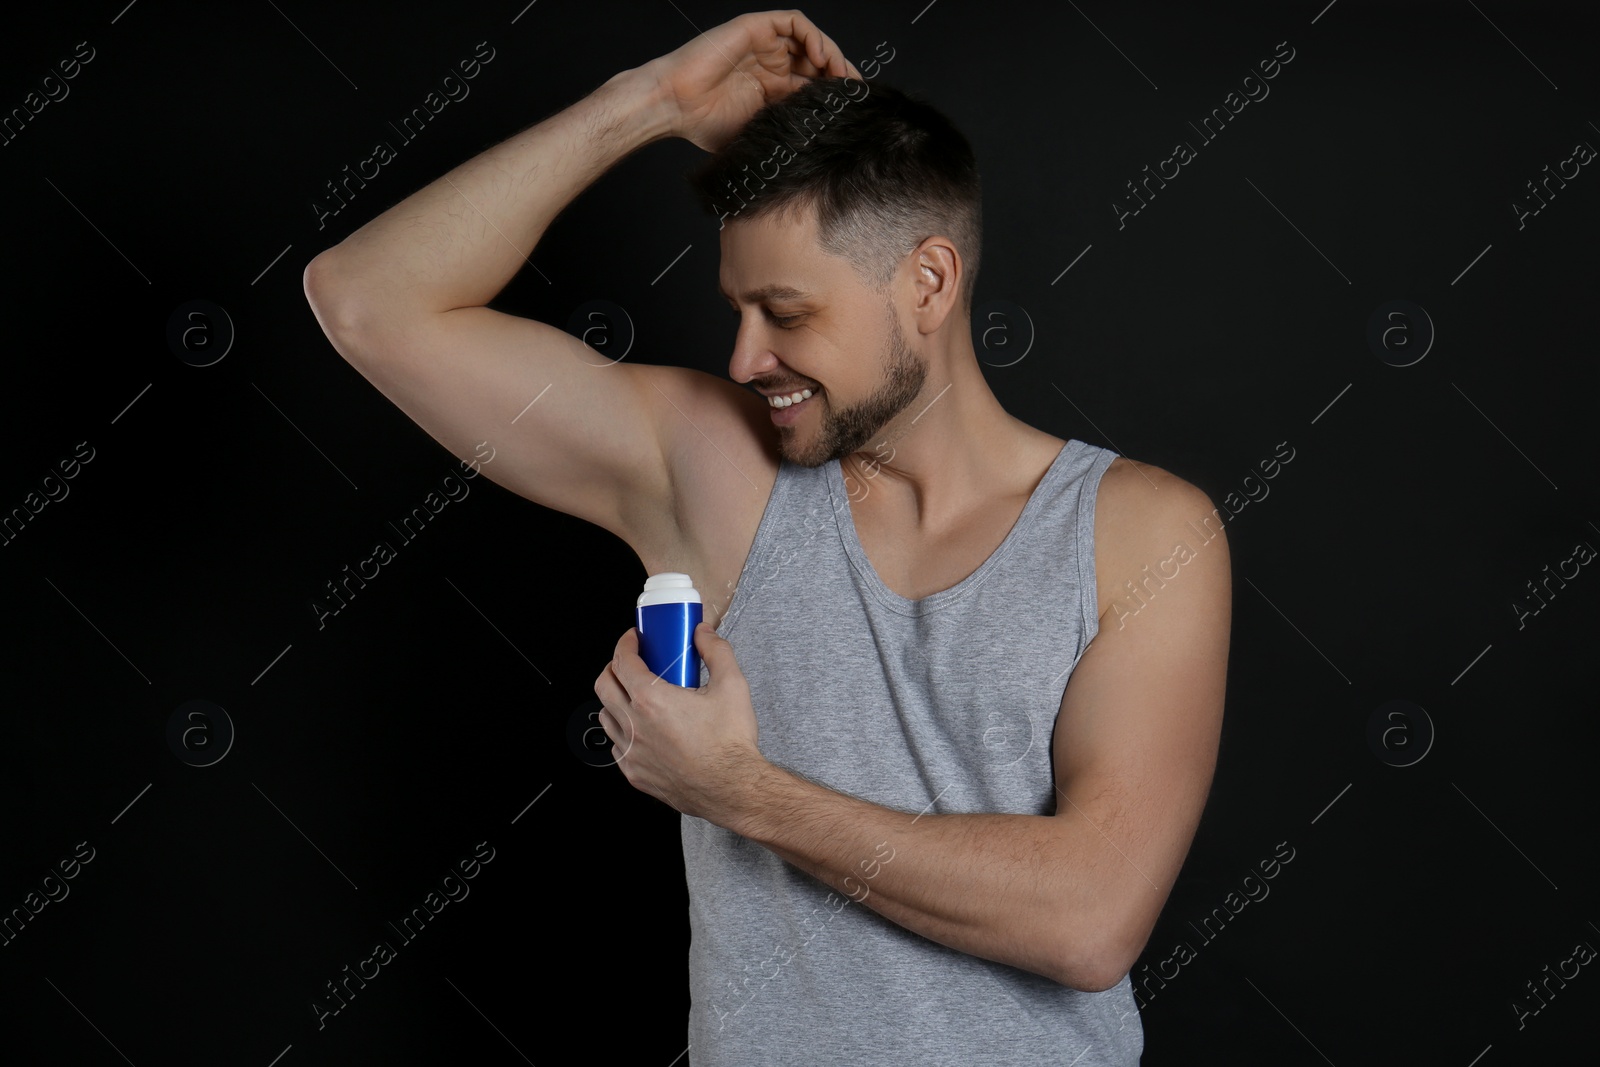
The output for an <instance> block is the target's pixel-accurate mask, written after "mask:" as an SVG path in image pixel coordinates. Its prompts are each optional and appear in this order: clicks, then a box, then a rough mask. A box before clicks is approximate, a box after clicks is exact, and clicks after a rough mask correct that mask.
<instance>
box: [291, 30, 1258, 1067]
mask: <svg viewBox="0 0 1600 1067" xmlns="http://www.w3.org/2000/svg"><path fill="white" fill-rule="evenodd" d="M842 79H849V80H842ZM769 105H770V106H769ZM786 105H788V106H787V108H786ZM797 105H798V107H797ZM752 119H754V121H752ZM668 136H679V137H684V138H686V139H688V140H690V141H692V142H693V143H695V144H697V145H699V146H700V147H702V148H705V149H707V150H708V151H711V152H713V153H715V155H714V156H713V157H712V159H711V161H710V164H709V166H708V169H707V170H706V171H705V172H704V173H703V174H702V175H700V176H699V178H698V179H697V183H698V187H699V189H700V191H701V193H702V195H703V196H705V197H706V199H707V202H708V206H709V207H710V208H711V209H712V210H713V212H714V213H716V215H717V217H718V218H719V220H720V222H721V227H722V228H721V231H720V240H721V251H722V265H721V277H720V286H721V288H722V290H723V292H724V295H725V296H726V297H727V298H728V300H729V302H730V303H731V304H732V305H733V306H734V308H735V309H736V310H737V312H738V314H739V327H738V332H737V335H736V337H735V341H734V348H733V354H732V358H731V360H730V363H729V375H730V377H731V379H732V381H729V382H724V381H722V380H720V379H717V378H714V377H712V376H710V375H706V374H703V373H700V372H697V371H691V370H686V369H682V368H673V367H657V366H645V365H636V364H623V363H618V364H614V365H607V363H606V361H605V360H604V359H602V358H598V357H597V354H596V353H595V352H594V351H593V350H591V349H588V348H586V347H585V346H583V345H581V344H580V343H578V342H577V341H576V340H575V339H573V338H571V337H569V336H568V335H567V334H565V333H564V332H562V331H560V330H557V329H555V328H554V327H551V326H547V325H544V324H542V323H537V322H531V321H527V320H523V319H518V318H515V317H512V316H508V315H504V314H501V313H498V312H495V311H491V310H489V309H488V308H487V307H486V306H485V305H486V304H487V303H488V302H489V301H490V300H491V299H493V298H494V296H495V295H496V294H497V293H498V292H499V291H500V290H501V288H503V286H504V285H505V284H506V282H507V281H509V280H510V278H511V277H512V276H513V275H514V274H515V273H516V271H517V270H518V269H519V268H520V267H521V265H522V263H523V261H524V257H525V256H526V255H527V254H528V253H529V252H530V251H531V250H532V248H533V247H534V246H535V244H536V243H537V241H538V240H539V237H540V236H541V235H542V233H543V232H544V230H545V228H546V226H547V225H548V224H549V223H550V221H551V219H552V218H554V216H555V215H556V214H557V213H558V212H559V211H560V210H561V209H562V208H563V207H564V206H565V205H566V204H568V203H569V202H570V201H571V200H572V199H573V198H574V197H576V196H577V195H578V193H580V192H581V191H582V190H583V189H584V188H586V187H587V186H588V185H589V184H590V183H591V182H593V181H594V180H595V178H597V177H598V176H599V175H600V174H601V173H603V172H604V171H605V170H607V169H608V168H609V167H610V166H612V165H613V164H615V163H616V162H617V161H618V160H620V159H622V158H624V157H625V156H626V155H628V154H629V153H631V152H632V151H634V150H635V149H637V148H638V147H640V146H642V145H645V144H648V143H651V142H653V141H656V140H659V139H662V138H664V137H668ZM751 161H754V162H755V164H756V166H754V167H747V164H748V163H750V162H751ZM979 219H980V210H979V205H978V183H977V172H976V168H975V166H974V165H973V162H972V159H971V151H970V148H969V147H968V146H967V144H966V141H965V140H964V139H963V138H962V137H961V135H960V134H959V133H957V132H956V131H955V130H954V129H953V128H952V127H950V126H949V124H948V122H946V121H945V120H943V119H942V117H940V116H939V115H938V114H937V113H936V112H934V111H933V110H932V109H931V108H928V107H927V106H926V105H923V104H920V103H918V102H915V101H911V100H908V99H906V98H904V97H902V96H900V95H899V94H895V93H893V92H892V91H891V90H888V89H887V88H886V87H884V86H881V85H879V86H871V85H868V84H867V83H866V81H865V80H864V79H862V76H861V73H860V71H859V70H858V69H857V68H856V67H855V66H854V65H852V64H850V63H849V62H848V61H846V60H845V59H844V58H843V56H842V55H841V54H840V52H839V49H838V48H837V47H836V46H835V45H834V43H833V41H832V40H830V39H829V38H828V37H827V36H826V35H824V34H823V33H821V32H820V31H819V30H818V29H817V27H816V26H815V25H813V24H812V23H811V22H810V21H809V20H807V19H806V18H805V17H804V16H802V15H801V14H799V13H798V12H794V11H789V12H767V13H762V14H749V15H745V16H742V17H740V18H737V19H734V20H732V21H730V22H728V23H726V24H724V25H722V26H719V27H717V28H716V29H714V30H712V31H710V32H709V33H707V34H704V35H702V36H700V37H698V38H696V39H695V40H693V41H691V42H690V43H688V44H686V45H684V46H683V47H682V48H679V49H678V50H676V51H674V52H672V53H669V54H667V55H665V56H662V57H660V58H658V59H656V60H653V61H652V62H650V63H647V64H645V65H644V66H642V67H639V68H635V69H632V70H627V71H623V72H622V73H620V74H618V75H616V76H615V77H613V78H611V79H610V80H609V81H607V82H606V83H605V84H604V85H603V86H602V87H601V88H600V89H598V90H596V92H594V93H593V94H591V95H590V96H589V97H588V98H587V99H585V100H583V101H581V102H580V103H578V104H576V105H574V106H572V107H571V108H569V109H567V110H566V111H563V112H561V113H560V114H558V115H556V116H554V117H552V118H550V119H548V120H547V121H545V122H543V123H541V124H539V125H537V126H535V127H533V128H531V129H529V130H527V131H524V132H523V133H521V134H519V135H517V136H515V137H513V138H511V139H510V140H508V141H506V142H505V143H503V144H501V145H499V146H497V147H495V148H493V149H490V150H489V151H487V152H485V153H483V154H482V155H480V156H478V157H477V158H475V159H473V160H471V161H469V162H467V163H465V164H463V165H462V166H460V167H457V168H456V169H455V170H454V171H451V172H450V173H449V174H447V175H446V176H445V177H444V178H441V179H440V180H439V181H437V182H435V183H433V184H432V185H429V186H427V187H426V188H424V189H422V190H420V191H419V192H417V193H415V194H414V195H412V196H411V197H409V198H408V199H406V200H405V201H403V202H402V203H400V204H399V205H398V206H396V207H394V208H392V209H390V210H389V211H387V212H385V213H384V214H383V215H381V216H380V217H378V218H377V219H375V220H374V221H372V222H370V223H368V224H367V225H366V226H364V227H363V228H362V229H360V230H358V231H357V232H356V233H354V234H352V235H351V236H350V237H349V238H347V239H346V240H345V241H344V242H343V243H342V244H340V245H339V246H337V247H335V248H334V249H331V250H329V251H327V252H325V253H323V254H322V255H320V256H318V257H317V258H316V259H315V260H313V261H312V263H311V264H310V265H309V266H308V267H307V269H306V292H307V295H308V298H309V299H310V301H311V303H312V306H313V308H314V309H315V311H316V313H317V316H318V319H319V321H320V322H321V323H322V325H323V328H324V330H325V331H326V332H327V334H328V336H329V338H330V339H331V340H332V342H333V344H334V346H335V347H336V348H337V349H338V350H339V352H340V353H341V354H342V355H343V356H344V357H345V358H346V359H348V360H350V362H351V363H352V364H354V365H355V366H356V367H357V368H358V369H360V370H361V372H362V373H363V374H364V375H366V376H367V377H368V378H369V379H370V380H371V381H372V382H373V384H374V385H376V386H377V387H378V388H379V389H381V390H382V391H383V392H384V393H385V395H387V396H389V397H390V398H391V399H392V400H394V402H395V403H397V404H398V405H400V407H401V408H402V409H403V410H405V411H406V413H407V414H409V415H411V416H412V418H414V419H415V420H416V421H417V422H418V423H419V424H421V425H422V426H423V428H424V429H426V430H427V431H428V432H429V433H430V434H432V435H433V436H434V437H435V438H436V439H437V440H439V441H440V442H441V443H442V444H443V445H445V447H447V448H449V449H450V450H451V451H452V452H454V453H456V454H457V455H466V454H468V452H469V450H470V445H471V443H472V442H475V441H478V440H480V439H482V438H483V437H485V436H489V435H491V433H492V434H493V436H494V438H495V443H496V446H497V452H496V456H497V458H496V462H495V464H494V468H493V470H492V471H491V472H488V473H489V475H490V477H492V478H494V479H495V480H496V481H498V482H500V483H501V484H503V485H505V486H506V487H507V488H510V489H512V490H514V491H516V492H518V493H520V494H522V495H524V496H526V497H527V498H528V499H530V500H533V501H536V502H538V503H541V504H544V505H546V506H548V507H552V508H556V509H558V510H561V511H564V512H567V513H569V514H572V515H576V516H578V517H580V518H583V519H586V520H588V521H590V522H593V523H595V524H597V525H600V526H602V527H604V528H606V529H607V530H610V531H612V532H613V533H615V534H617V535H618V536H619V537H621V538H622V539H623V540H624V541H625V542H626V543H627V544H628V545H629V546H630V547H632V548H633V550H634V551H635V552H636V553H637V554H638V556H639V559H640V561H641V562H642V563H643V564H644V567H645V570H646V572H647V573H651V574H654V573H659V572H662V571H681V572H685V573H688V574H689V575H691V576H692V577H693V578H694V579H695V581H696V584H697V585H698V586H699V587H700V588H701V589H702V590H704V591H706V593H707V594H708V596H707V608H706V613H707V623H706V624H705V625H704V626H702V628H701V629H700V630H699V631H698V632H697V633H696V643H697V647H698V649H699V650H700V652H701V654H702V656H703V658H704V662H705V671H704V673H703V674H702V680H703V682H704V683H705V684H703V685H702V686H701V688H699V689H698V690H694V689H681V688H678V687H675V686H671V685H669V684H667V683H664V682H658V681H657V679H655V677H654V676H653V675H652V674H651V673H650V672H649V671H648V669H647V668H645V666H644V664H643V661H642V660H640V659H639V657H638V655H637V640H636V635H635V634H634V632H633V631H632V630H629V631H628V632H627V633H625V634H624V635H623V637H622V639H621V640H620V641H619V642H618V643H617V645H616V649H615V651H614V655H613V658H612V660H611V662H610V663H609V664H608V665H607V666H606V668H605V670H604V671H603V672H602V673H601V675H600V677H599V679H598V680H597V681H596V683H595V692H596V693H597V695H598V696H599V697H600V698H601V701H602V704H603V705H604V707H605V709H606V710H605V712H604V713H603V715H602V721H603V723H604V725H605V728H606V731H607V733H608V735H609V736H610V737H611V739H612V741H613V742H614V746H615V747H614V752H615V753H616V755H617V757H618V765H619V767H620V768H621V769H622V771H623V773H624V774H625V775H626V776H627V779H628V781H629V782H631V783H632V784H633V785H634V786H635V787H637V788H639V789H642V790H644V791H646V792H648V793H650V794H651V795H653V796H656V797H658V798H660V799H661V800H663V801H665V802H666V803H668V804H670V805H672V806H673V807H674V808H676V809H677V810H679V811H680V812H682V813H683V821H682V822H683V839H684V854H685V866H686V870H687V874H688V879H689V888H690V920H691V930H692V935H693V947H692V950H691V958H690V979H691V988H692V993H693V1008H692V1011H691V1014H690V1020H689V1036H690V1045H691V1059H692V1060H693V1061H694V1063H695V1064H697V1065H705V1064H767V1063H807V1064H819V1063H845V1062H850V1063H856V1062H862V1061H870V1062H883V1063H895V1064H919V1065H920V1064H936V1063H938V1064H943V1063H950V1064H963V1065H969V1064H977V1063H1004V1064H1008V1065H1010V1064H1035V1063H1037V1064H1045V1063H1051V1064H1066V1063H1076V1064H1079V1065H1081V1067H1088V1065H1090V1064H1118V1065H1121V1064H1132V1063H1136V1062H1137V1060H1138V1056H1139V1053H1140V1051H1141V1050H1142V1048H1143V1035H1142V1030H1141V1028H1140V1027H1139V1025H1138V1021H1137V1020H1138V1016H1137V1014H1136V1013H1134V1010H1133V1008H1134V1005H1133V998H1132V995H1131V989H1130V984H1129V982H1128V979H1127V974H1128V971H1129V969H1130V967H1131V966H1132V964H1133V962H1134V960H1135V959H1136V958H1137V956H1138V954H1139V952H1140V951H1141V950H1142V948H1143V946H1144V944H1145V942H1146V940H1147V939H1148V937H1149V935H1150V932H1151V929H1152V927H1153V925H1154V923H1155V920H1156V917H1157V916H1158V914H1159V913H1160V910H1161V907H1162V905H1163V904H1164V903H1165V901H1166V899H1167V895H1168V893H1169V891H1170V889H1171V887H1172V884H1173V881H1174V880H1175V878H1176V876H1177V873H1178V870H1179V868H1180V866H1181V864H1182V862H1183V859H1184V857H1185V855H1186V853H1187V851H1188V848H1189V844H1190V842H1191V840H1192V839H1193V835H1194V832H1195V828H1196V826H1197V824H1198V821H1199V818H1200V814H1201V811H1202V809H1203V806H1204V803H1205V798H1206V794H1207V791H1208V790H1209V788H1210V782H1211V775H1212V771H1213V768H1214V764H1215V757H1216V749H1217V742H1218V734H1219V730H1220V723H1221V715H1222V705H1223V688H1224V679H1225V674H1226V659H1227V645H1228V629H1229V620H1230V597H1231V594H1230V587H1229V563H1228V552H1227V546H1226V541H1225V540H1224V539H1222V538H1220V537H1217V536H1216V534H1214V533H1213V534H1210V536H1208V537H1207V538H1206V540H1204V541H1199V540H1198V539H1197V537H1196V530H1197V527H1196V525H1195V524H1196V523H1198V524H1200V525H1201V528H1203V527H1204V523H1205V521H1206V520H1207V519H1210V518H1212V517H1214V516H1215V509H1214V508H1213V507H1212V506H1211V504H1210V501H1209V500H1207V499H1206V497H1205V496H1204V494H1202V493H1201V492H1200V491H1199V490H1197V489H1195V488H1194V487H1193V486H1191V485H1189V484H1187V483H1186V482H1183V481H1182V480H1180V479H1178V478H1176V477H1174V476H1172V475H1170V474H1168V473H1166V472H1165V471H1162V470H1160V469H1159V468H1156V467H1153V466H1149V465H1147V464H1141V463H1135V462H1132V461H1130V460H1127V459H1124V458H1121V457H1118V456H1116V455H1114V454H1113V453H1111V452H1109V451H1107V450H1105V449H1101V448H1097V447H1095V446H1092V445H1089V444H1086V443H1084V442H1082V441H1076V440H1074V441H1063V440H1061V439H1060V438H1057V437H1054V436H1051V435H1050V434H1047V433H1044V432H1042V431H1040V430H1037V429H1035V428H1033V427H1030V426H1028V425H1026V424H1024V423H1022V422H1021V421H1019V420H1017V419H1015V418H1013V417H1012V416H1010V415H1008V414H1007V413H1006V412H1005V411H1004V409H1003V408H1002V407H1001V406H1000V404H999V403H998V401H997V400H996V399H995V397H994V395H993V394H992V393H991V392H990V391H989V389H988V387H987V385H986V383H985V381H984V379H983V375H982V372H981V370H980V369H979V367H978V364H977V360H976V357H975V355H974V352H973V348H972V343H971V334H970V324H969V320H970V313H971V311H970V309H971V297H972V282H973V279H974V278H975V276H976V270H977V263H978V244H979V237H980V234H979ZM742 386H752V387H754V392H751V391H750V390H748V389H746V388H742ZM545 390H548V391H549V396H548V397H547V398H546V399H545V401H544V403H542V404H541V405H540V406H539V408H538V409H536V410H535V412H534V413H532V414H530V415H525V416H523V417H521V418H519V419H518V420H517V421H516V422H515V423H514V424H512V430H510V431H507V430H506V429H505V426H506V424H507V422H508V421H509V420H510V418H511V417H512V416H513V415H515V414H516V412H517V411H518V410H520V409H522V408H524V406H525V405H527V403H528V402H529V401H530V400H532V399H534V398H535V397H536V396H539V395H542V393H543V391H545ZM491 427H493V429H491ZM774 427H776V430H774ZM508 432H509V433H510V434H511V435H512V436H509V437H508V436H507V435H508ZM1195 544H1198V545H1199V546H1200V547H1198V548H1195V547H1193V546H1194V545H1195ZM1180 545H1181V546H1184V547H1185V548H1186V551H1185V552H1184V553H1183V554H1182V555H1181V556H1180V555H1179V554H1178V553H1176V552H1175V548H1176V547H1177V546H1180ZM1174 559H1177V561H1178V562H1177V563H1173V560H1174ZM1152 568H1156V570H1155V571H1152ZM601 996H602V999H603V1000H604V1001H605V1002H606V1003H607V1004H609V1005H610V1006H611V1007H613V1008H614V1009H615V1010H616V1012H617V1015H618V1017H619V1018H626V1017H628V1016H629V1015H630V1014H631V1013H632V1009H631V1007H630V1005H629V1003H628V1002H627V999H626V996H627V994H626V992H625V991H624V990H622V989H618V990H605V991H601ZM613 998H615V999H613Z"/></svg>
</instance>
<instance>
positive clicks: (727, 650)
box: [694, 622, 739, 678]
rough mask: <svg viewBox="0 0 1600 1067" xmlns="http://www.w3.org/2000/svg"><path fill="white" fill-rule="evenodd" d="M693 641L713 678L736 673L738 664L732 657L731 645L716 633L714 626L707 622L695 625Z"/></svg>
mask: <svg viewBox="0 0 1600 1067" xmlns="http://www.w3.org/2000/svg"><path fill="white" fill-rule="evenodd" d="M694 643H695V647H696V648H698V649H699V650H700V658H701V659H702V660H704V661H705V664H706V666H707V667H709V668H711V675H712V677H713V678H715V677H721V676H725V675H728V674H736V673H738V671H739V664H738V662H737V661H736V660H735V659H734V657H733V646H732V645H731V644H729V643H728V642H727V641H726V640H724V639H723V637H722V635H721V634H719V633H717V628H716V627H715V626H713V625H711V624H710V623H709V622H702V623H701V624H700V625H698V626H696V627H695V628H694Z"/></svg>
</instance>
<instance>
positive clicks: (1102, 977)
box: [1048, 932, 1144, 993]
mask: <svg viewBox="0 0 1600 1067" xmlns="http://www.w3.org/2000/svg"><path fill="white" fill-rule="evenodd" d="M1143 947H1144V943H1143V940H1142V939H1141V940H1140V942H1139V943H1138V944H1133V943H1132V942H1131V941H1130V939H1128V938H1125V937H1121V936H1109V935H1107V934H1104V933H1098V934H1095V935H1091V936H1089V937H1087V938H1085V937H1083V936H1082V935H1081V932H1080V935H1079V936H1077V937H1074V938H1072V939H1071V941H1070V942H1069V943H1068V944H1067V945H1066V946H1065V947H1064V948H1063V949H1061V950H1060V951H1058V952H1057V953H1056V954H1055V959H1056V961H1057V966H1056V967H1055V969H1054V970H1053V971H1052V972H1050V973H1049V974H1048V977H1050V978H1052V979H1054V980H1055V981H1057V982H1059V983H1061V984H1062V985H1064V986H1066V987H1068V988H1069V989H1075V990H1077V991H1078V992H1080V993H1103V992H1105V991H1106V990H1108V989H1111V988H1113V987H1115V986H1116V985H1117V984H1118V983H1119V982H1121V981H1122V980H1123V978H1125V977H1127V975H1128V972H1129V971H1131V970H1133V965H1134V963H1135V962H1136V961H1137V960H1138V958H1139V953H1140V951H1141V950H1142V949H1143Z"/></svg>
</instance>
